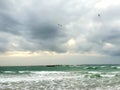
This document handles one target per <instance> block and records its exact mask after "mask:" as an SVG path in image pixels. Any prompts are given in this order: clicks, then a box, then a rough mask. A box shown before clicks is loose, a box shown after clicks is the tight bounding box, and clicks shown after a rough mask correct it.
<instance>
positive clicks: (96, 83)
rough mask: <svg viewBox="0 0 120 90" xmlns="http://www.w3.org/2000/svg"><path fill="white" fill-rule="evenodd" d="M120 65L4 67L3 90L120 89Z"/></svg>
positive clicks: (0, 77) (1, 74) (1, 75)
mask: <svg viewBox="0 0 120 90" xmlns="http://www.w3.org/2000/svg"><path fill="white" fill-rule="evenodd" d="M119 78H120V65H76V66H74V65H46V66H14V67H0V90H108V89H109V90H120V79H119Z"/></svg>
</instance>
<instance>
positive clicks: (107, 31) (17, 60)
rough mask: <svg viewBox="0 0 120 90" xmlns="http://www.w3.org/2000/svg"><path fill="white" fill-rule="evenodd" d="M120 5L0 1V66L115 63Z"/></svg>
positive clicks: (116, 0)
mask: <svg viewBox="0 0 120 90" xmlns="http://www.w3.org/2000/svg"><path fill="white" fill-rule="evenodd" d="M119 11H120V0H69V1H66V0H0V65H1V66H6V65H45V64H120V60H119V59H120V12H119Z"/></svg>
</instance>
